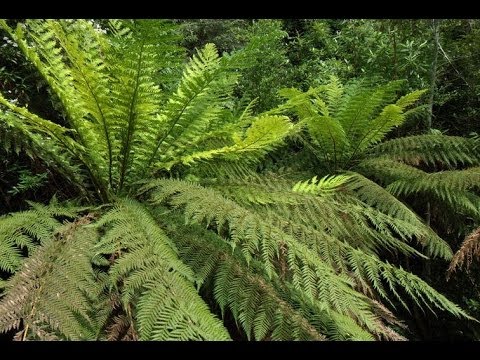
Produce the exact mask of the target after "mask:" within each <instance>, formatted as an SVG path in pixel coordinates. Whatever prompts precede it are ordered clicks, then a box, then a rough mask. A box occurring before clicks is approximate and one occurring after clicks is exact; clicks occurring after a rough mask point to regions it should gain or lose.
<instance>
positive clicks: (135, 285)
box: [95, 199, 229, 340]
mask: <svg viewBox="0 0 480 360" xmlns="http://www.w3.org/2000/svg"><path fill="white" fill-rule="evenodd" d="M95 226H96V227H101V228H103V227H105V226H106V227H107V231H106V233H105V235H104V236H103V237H102V238H101V239H100V242H99V243H98V245H97V246H96V248H95V251H96V252H97V254H107V255H108V254H112V253H113V254H115V253H117V254H119V257H118V259H117V260H116V261H115V263H114V264H113V265H112V266H111V268H110V270H109V282H110V283H111V285H112V286H115V287H117V286H118V287H120V289H121V293H122V303H123V306H124V308H125V309H129V307H130V306H133V309H134V312H135V315H134V316H135V319H136V320H137V321H138V331H139V333H140V338H141V339H144V340H175V339H177V340H188V339H190V340H194V339H197V340H201V339H204V340H226V339H228V338H229V336H228V333H227V331H226V330H225V329H224V327H223V326H222V324H221V323H220V322H219V321H218V319H216V318H215V317H214V316H213V315H212V314H211V312H210V310H209V309H208V306H207V305H206V304H205V303H204V302H203V300H202V299H201V298H200V297H199V296H198V294H197V292H196V291H195V288H194V287H193V284H192V282H191V281H192V273H191V270H190V269H189V268H188V267H187V266H186V265H184V264H183V263H182V262H181V261H180V260H179V259H178V256H177V251H176V248H175V245H174V244H173V243H172V241H171V240H170V239H169V238H168V237H167V236H166V235H165V233H164V232H163V231H162V230H161V229H160V227H159V226H158V225H157V224H156V223H155V222H154V220H153V219H152V217H151V216H150V215H149V214H148V212H147V211H146V210H145V209H144V208H143V207H142V206H141V205H140V204H138V203H136V202H134V201H131V200H120V199H119V200H118V201H117V203H116V205H115V207H114V208H113V209H112V210H110V211H109V212H107V213H106V214H105V215H104V216H103V217H102V218H101V219H100V220H99V221H98V222H97V223H96V225H95ZM122 284H123V285H122Z"/></svg>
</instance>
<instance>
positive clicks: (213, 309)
mask: <svg viewBox="0 0 480 360" xmlns="http://www.w3.org/2000/svg"><path fill="white" fill-rule="evenodd" d="M0 26H1V28H2V34H4V35H5V37H4V40H3V41H5V43H4V45H3V47H1V48H0V65H1V68H0V69H1V72H0V85H1V93H0V139H1V143H0V145H1V149H0V151H1V155H0V156H2V157H3V159H4V160H3V161H2V162H0V182H1V183H2V187H1V188H0V203H1V204H2V208H0V275H1V276H0V332H2V333H4V334H6V335H7V336H8V337H10V338H14V339H16V340H62V339H63V340H192V339H196V340H228V339H235V340H237V339H248V340H405V339H432V338H441V337H450V338H451V337H452V336H455V337H461V338H469V339H477V338H478V337H479V336H480V333H478V325H477V324H478V321H477V320H476V319H478V318H480V305H478V304H479V301H480V299H479V298H478V285H479V284H478V280H479V279H478V276H477V275H476V274H477V272H476V271H477V269H478V263H477V262H478V261H477V257H478V256H479V255H480V246H479V244H480V240H479V239H480V235H479V230H478V229H479V226H480V210H479V209H480V197H479V196H480V193H479V190H480V143H479V138H478V136H477V135H476V134H475V133H473V134H472V132H475V131H478V129H477V127H476V125H475V124H472V123H468V124H467V123H465V125H464V124H463V123H462V122H468V121H471V119H473V118H475V117H476V116H477V111H478V110H477V107H476V103H475V101H476V100H478V99H477V98H475V97H472V94H475V93H476V92H475V89H476V87H475V86H476V85H475V83H476V81H477V80H478V71H477V70H476V66H475V63H474V62H473V59H470V60H466V59H465V58H463V55H464V54H467V55H468V56H471V57H473V55H474V54H475V51H476V49H477V48H478V47H475V46H473V45H472V43H473V44H474V43H476V42H478V41H477V38H478V34H477V33H478V22H477V21H466V20H465V21H457V20H443V21H438V20H418V21H406V20H404V21H400V20H376V21H372V20H368V21H367V20H258V21H257V20H253V19H252V20H248V21H247V20H181V21H173V20H172V21H169V20H97V21H87V20H26V21H1V22H0ZM420 30H421V31H420ZM359 39H362V40H361V41H360V40H359ZM452 69H453V71H454V72H455V74H456V75H452ZM462 72H463V73H462ZM462 81H463V82H462ZM450 112H452V114H450ZM450 115H451V116H450ZM464 239H465V240H464ZM463 240H464V241H463ZM464 284H468V288H469V289H470V290H467V289H464V288H465V286H464ZM458 289H462V291H458ZM432 315H435V316H432ZM452 324H453V326H452ZM438 334H440V335H438Z"/></svg>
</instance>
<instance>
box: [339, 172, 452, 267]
mask: <svg viewBox="0 0 480 360" xmlns="http://www.w3.org/2000/svg"><path fill="white" fill-rule="evenodd" d="M350 176H351V177H352V179H353V181H351V182H350V183H349V184H348V185H347V187H348V188H349V189H350V190H352V191H353V192H354V193H355V195H356V196H357V197H358V198H359V199H360V200H362V201H363V202H364V203H366V204H367V205H369V206H372V207H374V208H376V209H378V210H380V211H381V212H382V213H384V214H387V215H388V216H390V217H392V218H395V219H398V220H401V221H405V222H407V223H409V224H411V225H412V226H414V228H415V232H413V233H412V235H414V236H415V238H416V240H417V241H418V242H420V243H421V244H422V245H423V246H424V247H425V250H426V253H427V255H429V256H439V257H441V258H443V259H446V260H449V259H450V258H451V257H452V250H451V248H450V246H449V245H448V244H447V243H446V242H445V240H443V239H441V238H440V237H439V236H438V235H437V234H436V233H435V232H434V231H433V230H432V229H431V228H430V227H429V226H427V225H426V224H424V223H423V221H422V220H421V219H420V218H419V217H418V215H417V214H415V213H414V212H413V211H412V210H411V209H409V208H408V207H407V206H406V205H405V204H403V203H402V202H401V201H400V200H398V199H397V198H396V197H395V196H393V195H392V194H391V193H390V192H388V191H387V190H385V189H384V188H383V187H381V186H380V185H378V184H376V183H375V182H373V181H371V180H369V179H367V178H366V177H364V176H362V175H361V174H359V173H351V174H350Z"/></svg>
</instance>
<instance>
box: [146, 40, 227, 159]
mask: <svg viewBox="0 0 480 360" xmlns="http://www.w3.org/2000/svg"><path fill="white" fill-rule="evenodd" d="M233 81H234V79H233V78H225V77H224V76H222V71H221V67H220V58H219V56H218V53H217V50H216V48H215V46H214V45H213V44H207V45H206V46H205V47H204V48H203V49H202V50H200V51H199V52H198V53H197V54H196V55H195V56H194V57H193V58H192V60H191V61H190V62H189V64H188V65H187V67H186V69H185V71H184V73H183V77H182V79H181V81H180V84H179V86H178V88H177V90H176V91H175V93H174V94H173V95H172V96H171V98H170V99H169V101H168V103H167V105H166V107H165V109H164V110H163V111H162V112H161V114H160V115H159V118H158V122H159V123H160V124H161V127H160V130H159V132H158V133H157V134H155V136H156V137H155V140H154V146H153V148H152V149H151V154H150V156H149V160H148V167H149V169H150V168H152V169H155V168H159V167H160V168H161V167H167V168H168V166H169V165H167V164H169V163H170V162H171V161H172V159H176V158H177V157H179V156H181V155H182V153H184V152H185V151H186V150H187V149H186V147H185V145H186V144H188V143H190V142H192V140H197V139H198V137H199V136H200V134H202V133H203V132H206V131H208V130H210V129H209V126H210V125H211V123H213V122H215V121H216V120H217V118H218V116H219V115H220V114H221V110H222V106H223V98H224V97H225V96H226V95H227V94H229V93H230V91H231V89H232V86H233ZM222 82H223V83H222Z"/></svg>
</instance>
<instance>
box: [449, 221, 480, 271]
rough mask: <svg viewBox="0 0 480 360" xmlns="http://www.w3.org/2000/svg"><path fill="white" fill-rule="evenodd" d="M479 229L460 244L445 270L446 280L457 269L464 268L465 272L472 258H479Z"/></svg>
mask: <svg viewBox="0 0 480 360" xmlns="http://www.w3.org/2000/svg"><path fill="white" fill-rule="evenodd" d="M479 240H480V229H476V230H475V231H473V232H472V233H470V234H469V235H468V236H467V237H466V238H465V240H464V241H463V243H462V246H461V247H460V249H458V251H457V252H456V253H455V255H454V256H453V258H452V261H451V262H450V266H449V267H448V270H447V279H448V278H449V277H450V276H451V275H452V273H453V272H454V271H456V269H457V268H461V267H465V268H466V269H467V270H468V268H469V267H470V265H471V264H472V262H473V259H474V258H478V257H480V241H479Z"/></svg>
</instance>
